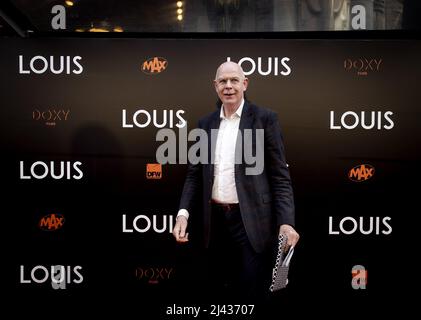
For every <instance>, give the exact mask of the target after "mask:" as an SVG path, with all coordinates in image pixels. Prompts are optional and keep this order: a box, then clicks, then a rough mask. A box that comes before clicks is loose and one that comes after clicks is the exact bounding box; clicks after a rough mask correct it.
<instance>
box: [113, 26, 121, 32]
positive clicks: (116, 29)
mask: <svg viewBox="0 0 421 320" xmlns="http://www.w3.org/2000/svg"><path fill="white" fill-rule="evenodd" d="M113 31H114V32H123V28H122V27H114V29H113Z"/></svg>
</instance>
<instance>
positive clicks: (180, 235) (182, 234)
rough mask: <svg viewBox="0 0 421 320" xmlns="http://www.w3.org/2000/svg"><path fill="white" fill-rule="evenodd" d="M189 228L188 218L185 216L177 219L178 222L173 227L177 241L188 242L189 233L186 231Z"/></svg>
mask: <svg viewBox="0 0 421 320" xmlns="http://www.w3.org/2000/svg"><path fill="white" fill-rule="evenodd" d="M186 229H187V220H185V219H184V218H181V219H177V222H176V224H175V226H174V229H173V235H174V237H175V240H176V241H177V242H187V241H188V233H186Z"/></svg>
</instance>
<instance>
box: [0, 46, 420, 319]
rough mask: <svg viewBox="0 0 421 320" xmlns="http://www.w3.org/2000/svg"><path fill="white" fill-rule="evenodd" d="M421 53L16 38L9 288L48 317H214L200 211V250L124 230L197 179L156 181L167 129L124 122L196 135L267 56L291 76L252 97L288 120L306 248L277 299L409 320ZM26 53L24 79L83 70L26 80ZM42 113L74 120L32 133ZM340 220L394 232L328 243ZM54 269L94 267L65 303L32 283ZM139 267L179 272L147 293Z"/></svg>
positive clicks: (1, 62)
mask: <svg viewBox="0 0 421 320" xmlns="http://www.w3.org/2000/svg"><path fill="white" fill-rule="evenodd" d="M420 54H421V46H420V43H419V42H418V41H415V40H369V41H367V40H365V41H363V40H327V39H325V40H256V39H241V40H227V39H226V40H217V39H213V40H212V39H203V40H200V39H194V40H188V39H178V40H174V39H173V40H162V39H161V40H147V39H54V38H52V39H37V40H33V39H32V40H31V39H26V40H20V39H5V40H3V41H2V42H1V44H0V70H1V75H0V83H1V88H2V89H1V91H0V102H1V106H2V107H1V113H2V117H1V118H2V122H3V124H2V126H1V147H2V151H3V156H2V160H3V161H2V162H3V163H4V164H3V166H2V167H3V179H2V184H4V185H3V190H4V191H3V197H2V198H3V199H2V202H3V210H4V212H3V214H4V217H5V219H4V228H3V232H2V235H3V236H4V240H3V243H4V245H5V246H4V248H5V250H4V254H5V255H4V257H3V259H2V260H3V266H4V267H6V271H5V273H4V275H5V281H4V286H2V287H3V290H5V292H7V293H8V294H7V296H8V298H10V299H11V300H10V301H11V302H15V303H16V302H18V303H19V304H20V305H28V306H29V305H35V306H38V307H34V308H33V309H31V310H32V311H34V312H35V311H36V310H38V311H42V310H48V307H47V306H51V307H52V306H53V305H56V306H57V305H58V306H60V307H63V308H62V309H61V310H62V311H63V312H65V311H64V310H68V311H69V312H70V311H75V312H76V313H77V308H78V306H85V307H86V308H87V310H89V311H92V312H93V313H94V314H98V315H103V314H107V313H108V311H110V310H113V309H114V310H118V311H119V312H122V313H125V312H127V313H129V312H132V314H133V312H135V314H137V315H141V314H146V310H147V312H148V313H150V314H151V317H152V316H156V317H160V318H164V317H163V312H164V311H163V310H165V306H167V305H172V304H173V303H176V302H179V303H184V305H193V304H211V303H215V302H214V301H217V298H218V293H210V292H207V291H206V288H205V287H202V286H201V284H202V282H203V279H204V277H206V273H205V271H204V270H205V269H206V268H205V267H206V266H205V265H204V262H203V261H204V260H203V259H202V258H203V256H202V252H201V250H200V248H199V246H198V245H197V242H198V240H197V239H198V238H200V234H198V231H196V230H197V228H195V227H197V221H195V219H194V215H195V214H196V216H197V215H198V212H194V213H192V220H191V222H192V223H191V230H190V235H191V242H190V243H189V244H187V245H183V246H180V245H177V244H176V243H175V241H174V240H173V238H172V235H171V234H170V233H169V232H165V233H162V234H158V233H154V232H152V231H149V232H148V233H144V234H141V233H123V232H122V222H121V221H122V215H123V214H126V215H127V217H128V218H131V219H133V217H135V216H136V215H139V214H144V215H147V216H150V217H152V215H158V216H163V215H173V216H175V215H176V213H177V210H178V201H179V198H180V194H181V190H182V186H183V181H184V176H185V173H186V165H180V164H177V165H163V170H162V171H163V177H162V179H160V180H149V179H146V174H145V173H146V164H147V163H154V162H156V161H155V151H156V148H157V147H158V146H159V145H160V144H161V143H160V142H156V141H155V134H156V132H157V130H158V129H157V128H155V127H154V126H149V127H147V128H144V129H141V128H122V110H123V109H126V110H127V113H128V115H131V114H133V113H134V112H135V111H136V110H138V109H145V110H149V111H151V112H152V110H154V109H156V110H163V109H167V110H170V109H172V110H174V112H175V111H176V110H179V109H182V110H185V113H184V115H183V116H184V118H185V119H186V120H187V121H188V126H189V129H192V128H194V127H195V124H196V123H197V121H198V119H199V118H200V117H202V116H204V115H206V114H208V113H210V112H212V111H213V110H214V108H215V101H216V94H215V91H214V88H213V84H212V79H213V77H214V74H215V70H216V68H217V67H218V65H219V64H220V63H222V62H224V61H226V58H227V57H231V59H232V60H234V61H238V60H239V59H241V58H242V57H251V58H253V59H254V60H255V61H256V62H257V58H258V57H262V59H263V61H264V69H266V63H267V58H268V57H279V61H280V60H281V59H282V57H289V58H290V61H289V62H288V65H289V67H290V68H291V70H292V72H291V74H290V75H289V76H282V75H278V76H274V75H273V74H272V75H269V76H262V75H260V74H258V73H257V72H255V73H254V74H252V75H250V76H248V77H249V79H250V85H249V89H248V90H247V96H248V98H249V99H250V100H251V101H252V102H254V103H256V104H258V105H260V106H265V107H268V108H270V109H272V110H274V111H276V112H277V113H278V115H279V120H280V123H281V127H282V130H283V134H284V140H285V147H286V156H287V162H288V164H289V166H290V170H291V177H292V181H293V188H294V192H295V202H296V219H297V225H296V227H297V230H298V232H299V233H300V235H301V240H300V243H299V245H298V246H297V248H296V253H295V255H294V258H293V262H292V266H291V270H290V284H289V286H288V288H287V289H285V290H284V291H283V292H281V293H278V294H277V297H276V299H278V300H276V301H278V302H277V303H278V304H283V305H284V306H285V307H286V306H291V309H293V310H294V311H295V312H297V313H300V312H302V311H303V312H304V311H306V312H307V311H308V310H306V306H308V307H310V306H311V305H312V304H313V303H314V302H317V308H315V309H312V312H313V313H314V314H320V315H329V313H330V311H329V310H333V309H334V308H336V307H339V308H343V309H342V310H347V309H350V310H351V309H352V310H354V309H355V310H359V311H358V312H365V311H364V310H372V311H376V312H378V314H381V313H386V314H387V313H388V312H389V311H390V310H392V309H399V310H402V311H404V312H406V311H408V307H409V306H410V305H411V298H410V295H409V292H408V288H410V287H411V286H415V282H416V281H417V279H418V275H417V274H416V273H413V271H414V269H415V263H414V262H413V259H415V256H416V254H414V252H416V251H417V250H416V244H417V243H418V242H419V241H417V240H416V236H415V234H416V228H417V226H416V224H415V221H416V219H417V215H418V211H419V210H418V209H417V206H416V199H417V195H418V190H419V187H418V185H417V184H418V181H419V180H418V178H417V177H419V174H418V172H417V171H418V166H419V160H420V151H419V145H420V132H419V116H420V112H419V100H420V97H421V93H420V90H419V84H418V83H417V79H418V78H419V75H420V71H421V64H420V61H419V57H420ZM19 55H23V56H24V57H25V61H26V66H27V64H28V62H29V60H30V58H31V57H33V56H35V55H42V56H44V57H49V56H50V55H53V56H56V57H58V56H60V55H64V56H67V55H69V56H72V57H73V56H76V55H80V56H82V60H81V64H82V65H83V68H84V71H83V73H82V74H81V75H74V74H70V75H67V74H60V75H54V74H51V73H50V72H46V73H44V74H42V75H37V74H30V75H25V74H19V71H18V70H19V69H18V56H19ZM152 57H164V58H165V59H166V60H167V61H168V67H167V69H166V70H165V71H164V72H162V73H160V74H156V75H148V74H145V73H143V72H141V70H140V66H141V64H142V63H143V62H144V61H145V60H147V59H149V58H152ZM360 58H367V59H382V64H381V67H380V69H379V70H378V71H372V72H369V73H368V75H367V76H358V75H357V72H356V71H355V70H354V71H347V70H345V69H344V60H345V59H353V60H356V59H360ZM243 67H244V68H245V69H248V64H244V66H243ZM279 69H280V70H281V69H282V67H281V66H280V68H279ZM35 109H40V110H47V109H56V110H58V109H65V110H67V109H70V114H69V117H68V119H67V120H66V121H57V124H56V126H54V127H51V126H46V125H45V123H43V122H42V121H35V120H33V119H32V112H33V111H34V110H35ZM331 110H333V111H335V115H336V119H339V117H340V115H341V114H342V113H344V112H346V111H354V112H357V113H358V112H361V111H365V112H366V114H367V113H370V112H371V111H382V112H386V111H392V112H393V116H391V118H392V120H393V122H394V127H393V129H391V130H386V129H381V130H377V129H371V130H365V129H362V128H361V127H360V126H359V127H357V128H355V129H353V130H346V129H341V130H330V129H329V116H330V111H331ZM129 119H130V118H129ZM337 122H338V120H336V124H337ZM38 160H39V161H44V162H48V161H50V160H55V161H81V162H82V170H83V173H84V176H83V178H82V179H81V180H53V179H51V178H45V179H43V180H34V179H32V180H20V179H19V162H20V161H25V163H26V166H27V167H29V165H30V163H31V161H32V162H34V161H38ZM365 163H368V164H370V165H372V166H373V167H374V168H375V174H374V176H373V177H372V178H371V179H369V180H367V181H364V182H353V181H351V180H349V179H348V177H347V174H348V172H349V170H350V169H351V168H353V167H355V166H358V165H361V164H365ZM53 212H55V213H59V214H62V215H64V216H65V219H66V221H65V224H64V227H63V228H62V229H60V230H57V231H54V232H52V231H50V232H46V231H43V230H41V229H39V227H38V223H39V220H40V218H41V217H43V216H45V215H47V214H50V213H53ZM329 216H333V217H334V220H335V221H339V219H340V218H342V217H347V216H351V217H354V218H355V219H358V217H360V216H363V217H365V219H368V218H369V217H380V219H382V218H383V217H386V216H389V217H391V221H390V224H391V227H392V229H393V231H392V233H391V234H390V235H383V234H380V235H376V234H374V233H372V234H370V235H362V234H360V233H359V232H356V233H354V234H352V235H329V224H328V221H329ZM365 221H368V220H365ZM335 229H338V227H337V224H336V226H335ZM381 230H382V229H381ZM53 264H63V265H71V266H76V265H80V266H82V267H83V269H82V274H83V277H84V281H83V283H81V284H79V285H77V284H69V285H68V288H67V289H66V290H54V289H52V288H51V286H50V285H49V284H48V283H47V284H34V283H32V284H21V283H19V266H20V265H24V266H25V268H26V269H27V270H29V269H31V268H32V267H33V266H36V265H44V266H46V267H48V266H49V265H53ZM358 264H361V265H363V266H364V267H365V268H366V269H367V271H368V283H367V289H366V290H354V289H352V287H351V269H352V267H353V266H354V265H358ZM136 268H145V269H147V268H168V269H170V268H172V274H171V277H170V278H169V279H159V280H160V281H159V282H158V283H148V281H147V279H144V278H143V279H139V278H137V277H136V275H135V270H136ZM26 272H27V274H28V273H29V271H26ZM402 298H403V300H404V302H398V299H402ZM32 303H33V304H32ZM40 306H45V309H44V307H40ZM275 306H276V303H275ZM74 308H76V309H74ZM283 308H284V307H283ZM14 311H15V312H17V313H19V312H23V311H28V310H27V309H25V308H15V309H14ZM141 318H143V317H141ZM168 319H171V317H169V318H168Z"/></svg>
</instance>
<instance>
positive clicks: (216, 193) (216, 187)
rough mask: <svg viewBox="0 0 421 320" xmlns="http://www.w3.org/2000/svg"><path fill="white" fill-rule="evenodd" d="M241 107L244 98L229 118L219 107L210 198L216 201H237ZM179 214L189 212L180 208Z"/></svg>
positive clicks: (222, 108) (187, 215)
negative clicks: (236, 175)
mask: <svg viewBox="0 0 421 320" xmlns="http://www.w3.org/2000/svg"><path fill="white" fill-rule="evenodd" d="M243 107H244V99H243V101H241V104H240V106H239V107H238V109H237V110H236V111H235V113H234V114H232V115H231V117H230V118H227V117H225V113H224V107H223V106H222V107H221V113H220V115H219V117H220V119H221V123H220V125H219V130H218V136H217V139H216V146H215V163H214V165H215V167H214V181H213V187H212V199H213V200H215V201H217V202H221V203H238V195H237V188H236V186H235V171H234V170H235V167H234V166H235V145H236V143H237V135H238V128H239V126H240V120H241V113H242V112H243ZM179 216H185V217H186V218H187V219H188V218H189V212H188V211H187V210H186V209H180V210H179V211H178V213H177V217H179Z"/></svg>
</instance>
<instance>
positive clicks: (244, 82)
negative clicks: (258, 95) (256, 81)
mask: <svg viewBox="0 0 421 320" xmlns="http://www.w3.org/2000/svg"><path fill="white" fill-rule="evenodd" d="M243 85H244V91H246V90H247V87H248V85H249V79H248V78H244V80H243Z"/></svg>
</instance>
